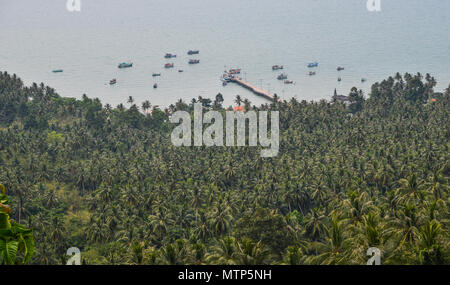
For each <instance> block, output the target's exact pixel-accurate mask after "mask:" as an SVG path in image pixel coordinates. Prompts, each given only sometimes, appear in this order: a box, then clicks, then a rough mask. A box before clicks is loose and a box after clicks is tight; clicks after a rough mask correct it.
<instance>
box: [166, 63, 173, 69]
mask: <svg viewBox="0 0 450 285" xmlns="http://www.w3.org/2000/svg"><path fill="white" fill-rule="evenodd" d="M174 66H175V65H174V64H173V63H166V64H165V65H164V67H165V68H173V67H174Z"/></svg>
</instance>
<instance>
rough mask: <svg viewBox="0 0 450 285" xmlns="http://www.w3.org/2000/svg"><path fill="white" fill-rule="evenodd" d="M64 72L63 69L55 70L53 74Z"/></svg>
mask: <svg viewBox="0 0 450 285" xmlns="http://www.w3.org/2000/svg"><path fill="white" fill-rule="evenodd" d="M63 71H64V70H62V69H55V70H53V73H61V72H63Z"/></svg>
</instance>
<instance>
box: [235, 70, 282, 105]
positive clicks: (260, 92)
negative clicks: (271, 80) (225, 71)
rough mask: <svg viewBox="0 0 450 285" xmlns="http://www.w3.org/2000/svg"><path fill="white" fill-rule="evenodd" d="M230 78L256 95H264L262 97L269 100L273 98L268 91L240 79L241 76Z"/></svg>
mask: <svg viewBox="0 0 450 285" xmlns="http://www.w3.org/2000/svg"><path fill="white" fill-rule="evenodd" d="M230 79H231V82H234V83H237V84H239V85H241V86H242V87H244V88H247V89H249V90H250V91H252V92H253V93H255V94H256V95H258V96H261V97H264V98H266V99H269V100H271V101H274V100H275V98H274V97H273V95H272V94H270V93H269V91H266V90H264V89H261V88H258V87H256V86H255V85H253V84H251V83H249V82H246V81H244V80H242V78H239V77H237V76H233V77H231V78H230Z"/></svg>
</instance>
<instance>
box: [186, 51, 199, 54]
mask: <svg viewBox="0 0 450 285" xmlns="http://www.w3.org/2000/svg"><path fill="white" fill-rule="evenodd" d="M199 53H200V51H199V50H190V51H188V53H187V54H188V55H193V54H199Z"/></svg>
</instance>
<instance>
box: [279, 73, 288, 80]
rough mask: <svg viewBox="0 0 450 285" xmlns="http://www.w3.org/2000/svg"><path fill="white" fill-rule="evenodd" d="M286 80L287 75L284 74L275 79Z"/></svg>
mask: <svg viewBox="0 0 450 285" xmlns="http://www.w3.org/2000/svg"><path fill="white" fill-rule="evenodd" d="M287 78H288V76H287V74H285V73H281V74H280V75H278V77H277V79H278V80H285V79H287Z"/></svg>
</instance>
